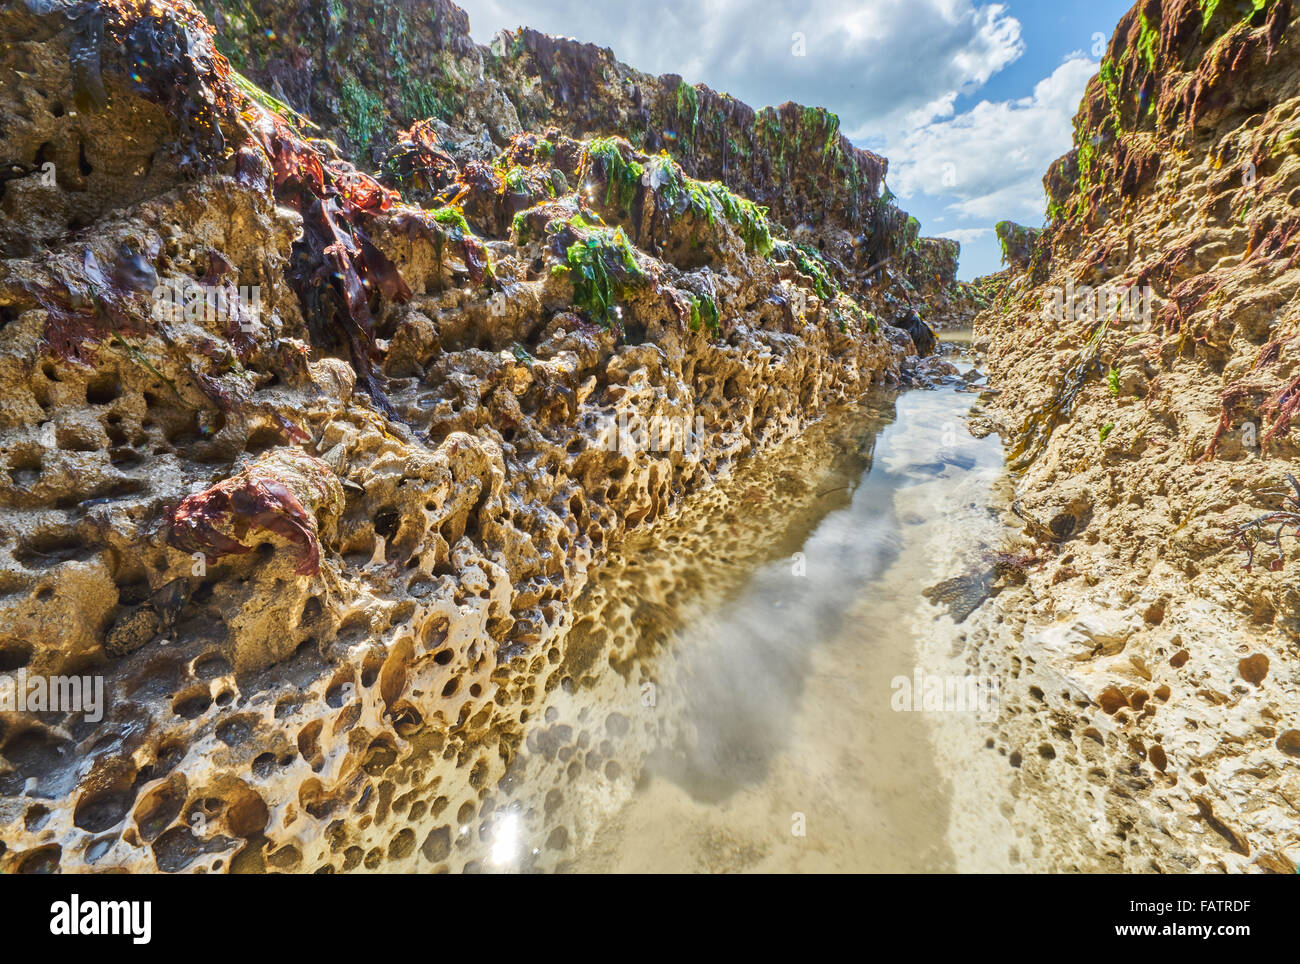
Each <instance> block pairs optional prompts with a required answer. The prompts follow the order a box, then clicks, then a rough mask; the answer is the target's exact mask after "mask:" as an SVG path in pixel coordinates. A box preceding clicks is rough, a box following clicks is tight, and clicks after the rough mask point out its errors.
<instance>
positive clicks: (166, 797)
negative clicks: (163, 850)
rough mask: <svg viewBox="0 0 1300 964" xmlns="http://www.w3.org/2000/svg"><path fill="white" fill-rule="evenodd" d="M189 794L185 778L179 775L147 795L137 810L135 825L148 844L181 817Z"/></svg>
mask: <svg viewBox="0 0 1300 964" xmlns="http://www.w3.org/2000/svg"><path fill="white" fill-rule="evenodd" d="M187 793H188V784H187V783H186V781H185V777H183V776H182V775H181V774H179V773H178V774H176V775H175V776H173V777H172V778H171V779H169V780H168V781H167V782H166V783H164V784H163V785H162V786H158V787H154V788H153V789H152V790H150V791H149V792H148V793H147V794H145V796H144V799H142V800H141V801H140V803H139V804H138V805H137V806H136V808H135V825H136V827H137V828H138V829H139V831H140V836H141V837H142V838H143V839H144V840H145V841H146V842H148V841H150V840H153V839H154V838H155V837H157V836H158V835H159V834H160V833H162V832H163V831H164V830H166V829H167V828H168V827H169V826H171V824H172V822H173V821H174V820H175V819H176V818H177V817H178V816H180V812H181V808H182V807H184V806H185V797H186V795H187Z"/></svg>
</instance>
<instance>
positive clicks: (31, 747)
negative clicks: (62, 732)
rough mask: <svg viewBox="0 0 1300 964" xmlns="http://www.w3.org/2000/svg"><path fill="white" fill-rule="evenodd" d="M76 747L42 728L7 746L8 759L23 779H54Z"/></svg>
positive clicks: (5, 753)
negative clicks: (52, 777)
mask: <svg viewBox="0 0 1300 964" xmlns="http://www.w3.org/2000/svg"><path fill="white" fill-rule="evenodd" d="M71 748H72V744H71V743H69V742H68V741H67V740H65V739H62V738H61V737H59V736H56V735H55V734H54V733H52V732H50V731H49V730H46V729H45V728H44V727H41V726H33V727H29V728H28V729H26V730H23V731H22V732H21V733H18V734H16V735H14V736H13V737H11V738H10V739H9V740H8V741H7V742H6V743H5V746H4V755H5V758H6V759H7V760H8V761H9V762H10V763H11V764H13V766H14V768H15V769H16V770H17V771H18V775H19V776H20V777H22V778H23V779H30V778H32V777H36V778H37V779H38V780H39V779H43V778H44V777H48V776H50V775H51V774H52V773H53V772H54V771H55V770H56V769H58V768H59V767H60V766H62V765H63V764H64V763H65V762H66V761H67V760H68V758H69V751H70V750H71Z"/></svg>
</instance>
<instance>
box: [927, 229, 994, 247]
mask: <svg viewBox="0 0 1300 964" xmlns="http://www.w3.org/2000/svg"><path fill="white" fill-rule="evenodd" d="M992 233H993V229H992V228H954V229H953V230H951V231H944V232H943V233H942V234H940V235H939V237H941V238H951V239H952V240H953V241H957V242H960V243H961V244H970V243H971V242H972V241H978V240H980V239H981V238H986V237H988V236H989V235H990V234H992Z"/></svg>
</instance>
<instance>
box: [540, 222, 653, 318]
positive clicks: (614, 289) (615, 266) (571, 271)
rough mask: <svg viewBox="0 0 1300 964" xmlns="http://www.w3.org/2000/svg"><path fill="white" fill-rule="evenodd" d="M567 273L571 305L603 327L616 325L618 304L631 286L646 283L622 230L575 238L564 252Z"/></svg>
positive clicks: (562, 268) (558, 269)
mask: <svg viewBox="0 0 1300 964" xmlns="http://www.w3.org/2000/svg"><path fill="white" fill-rule="evenodd" d="M565 262H566V263H565V264H561V265H556V266H555V267H554V268H553V269H552V270H553V271H554V272H556V273H567V274H568V275H569V278H570V280H571V281H572V282H573V304H574V306H575V307H578V308H582V309H583V310H585V311H586V312H587V314H588V315H590V316H591V318H592V320H593V321H597V322H599V323H600V324H602V325H604V326H605V327H607V328H608V327H611V326H612V325H614V324H616V323H617V319H618V315H619V312H618V309H617V305H618V302H619V301H620V300H621V299H622V298H623V297H624V295H625V294H626V293H627V292H628V291H629V290H630V289H631V288H633V287H634V286H636V285H638V284H642V283H644V282H645V281H646V280H647V276H646V274H645V272H644V271H642V270H641V266H640V265H638V264H637V261H636V255H635V253H633V251H632V246H631V244H629V243H628V239H627V235H625V234H624V233H623V229H622V228H598V229H596V230H595V231H593V232H592V233H591V234H589V235H588V236H587V237H585V238H579V239H578V240H577V241H575V242H574V243H573V244H571V245H569V247H568V249H567V250H566V251H565Z"/></svg>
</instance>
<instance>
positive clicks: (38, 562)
mask: <svg viewBox="0 0 1300 964" xmlns="http://www.w3.org/2000/svg"><path fill="white" fill-rule="evenodd" d="M98 551H99V550H98V549H97V548H96V547H94V546H91V545H88V544H87V543H86V542H84V541H83V540H82V539H79V538H78V537H77V536H76V534H75V533H73V532H70V531H62V532H59V531H47V532H43V533H40V534H38V535H35V536H32V537H31V538H29V539H26V540H24V541H23V543H22V544H21V545H20V546H19V547H18V549H16V550H15V551H14V559H16V560H17V561H18V563H19V564H20V565H22V566H25V567H26V568H28V569H48V568H50V567H51V566H56V565H58V564H59V563H61V562H74V561H75V562H81V561H84V560H86V559H89V558H90V557H92V556H94V555H95V554H96V553H97V552H98Z"/></svg>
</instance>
